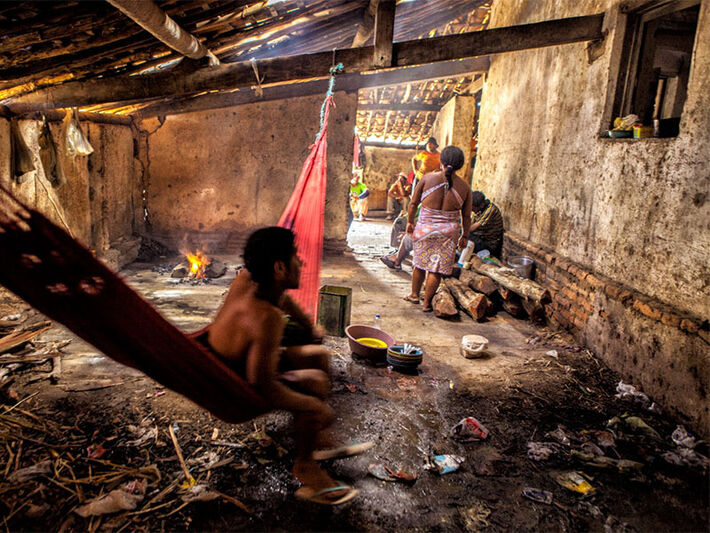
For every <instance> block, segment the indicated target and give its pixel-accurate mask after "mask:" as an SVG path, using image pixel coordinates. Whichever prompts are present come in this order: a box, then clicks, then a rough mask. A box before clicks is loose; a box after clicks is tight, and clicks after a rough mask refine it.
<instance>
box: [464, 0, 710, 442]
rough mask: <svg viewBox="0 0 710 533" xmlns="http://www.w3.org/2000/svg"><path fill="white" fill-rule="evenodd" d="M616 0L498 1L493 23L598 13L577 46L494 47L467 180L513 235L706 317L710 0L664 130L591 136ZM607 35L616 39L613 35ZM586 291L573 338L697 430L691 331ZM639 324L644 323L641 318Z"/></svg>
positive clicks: (700, 392) (697, 381) (705, 361)
mask: <svg viewBox="0 0 710 533" xmlns="http://www.w3.org/2000/svg"><path fill="white" fill-rule="evenodd" d="M619 5H620V2H619V1H617V0H580V1H579V2H556V1H552V0H545V1H543V0H529V1H519V0H496V2H494V3H493V8H492V9H493V10H492V16H491V27H500V26H508V25H515V24H525V23H532V22H538V21H542V20H549V19H556V18H564V17H571V16H579V15H586V14H592V13H599V12H604V11H606V10H609V14H610V15H609V16H608V17H607V19H606V20H605V29H607V30H608V32H609V33H608V35H607V37H606V39H605V40H604V42H603V43H602V45H601V50H600V55H599V56H598V57H597V58H596V59H595V60H593V61H592V62H591V63H590V60H589V57H588V54H587V44H586V43H577V44H568V45H564V46H553V47H548V48H540V49H534V50H527V51H521V52H513V53H508V54H500V55H498V56H496V57H495V58H494V59H493V60H492V62H491V67H490V70H489V73H488V78H487V81H486V84H485V87H484V90H483V100H482V106H481V114H480V122H479V154H478V160H477V165H476V168H475V172H474V188H478V189H481V190H483V191H484V192H485V193H486V194H487V195H488V196H489V197H491V198H492V199H494V200H495V202H496V203H497V204H498V205H499V206H500V207H501V210H502V212H503V214H504V217H505V222H506V229H507V230H508V231H510V232H511V233H513V234H514V235H515V236H516V237H517V238H519V239H521V240H523V241H527V242H529V243H532V244H534V245H537V246H541V247H543V248H545V249H550V250H553V251H554V252H555V253H556V254H558V255H559V256H560V257H562V258H567V259H569V260H571V261H573V262H575V263H576V264H579V265H581V266H582V267H584V268H586V269H588V270H589V271H591V272H595V273H596V274H598V275H601V276H603V277H605V278H607V279H610V280H613V281H614V282H617V283H620V284H622V285H623V286H625V287H628V288H629V289H630V290H632V291H637V294H641V295H645V297H648V298H650V299H651V300H653V301H655V302H659V304H660V305H668V306H671V307H672V308H673V309H675V310H676V312H677V313H678V314H680V315H683V314H687V315H689V316H693V317H696V318H697V322H698V323H700V324H704V325H701V328H707V319H708V318H709V317H710V90H709V85H708V80H710V2H709V1H707V0H705V1H703V2H702V4H701V8H700V18H699V22H698V28H697V33H696V40H695V46H694V51H693V58H692V64H691V72H690V78H689V85H688V98H687V101H686V103H685V108H684V110H683V114H682V120H681V124H680V135H679V136H678V137H676V138H671V139H645V140H626V139H625V140H616V139H605V138H601V137H600V132H601V131H603V130H605V129H607V128H608V127H609V122H608V120H610V115H609V110H608V108H607V99H608V91H610V90H611V89H610V85H611V84H612V83H613V82H614V81H615V78H616V74H615V70H616V69H617V68H618V67H617V66H615V65H616V64H617V61H618V53H619V52H618V50H619V48H618V43H619V41H620V39H619V38H618V37H619V36H617V35H615V28H616V27H617V25H616V20H618V19H617V17H619V11H618V7H619ZM615 37H616V39H615ZM605 302H606V300H605V298H604V296H603V294H602V295H601V296H599V295H598V296H597V297H595V298H594V305H595V306H596V305H597V304H599V307H595V308H594V313H595V314H594V316H592V317H590V318H589V319H588V320H587V322H586V324H584V325H582V327H580V328H579V329H577V330H576V335H577V337H578V339H579V340H580V341H582V342H584V343H585V344H586V345H587V346H589V347H590V348H592V349H593V350H594V351H595V352H596V353H597V354H599V355H600V356H601V357H602V358H604V359H605V360H606V361H607V362H608V363H609V364H610V365H611V366H612V367H613V368H615V369H616V370H618V371H620V372H622V374H624V375H625V376H633V379H634V382H635V383H640V384H641V386H642V387H643V388H644V390H645V392H647V393H648V394H651V395H654V396H656V397H657V398H659V399H660V400H661V401H663V402H664V403H665V404H666V406H667V407H669V408H671V409H672V410H673V409H675V410H676V411H677V412H681V413H683V414H685V415H686V416H687V417H689V418H690V419H692V420H694V423H695V424H694V425H695V427H696V429H698V430H699V431H700V432H701V433H704V434H707V431H708V430H707V422H708V418H707V416H708V412H707V408H706V405H707V387H708V383H710V376H709V375H708V368H710V364H709V362H710V349H709V348H710V347H709V346H708V343H707V342H705V341H703V340H701V339H700V337H698V336H695V335H692V336H691V335H690V334H688V333H686V332H683V331H680V330H678V329H677V328H676V329H674V328H669V327H667V326H665V325H663V324H661V323H659V322H653V321H650V320H649V319H648V318H646V317H644V316H642V315H641V314H640V313H638V312H636V311H635V310H634V309H632V308H629V307H627V306H623V305H617V304H615V303H613V302H612V303H605ZM640 324H641V325H642V326H640Z"/></svg>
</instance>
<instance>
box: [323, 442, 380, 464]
mask: <svg viewBox="0 0 710 533" xmlns="http://www.w3.org/2000/svg"><path fill="white" fill-rule="evenodd" d="M374 445H375V443H374V442H372V441H367V442H351V443H350V444H346V445H345V446H339V447H337V448H330V449H328V450H316V451H314V452H313V460H315V461H325V460H327V459H340V458H343V457H352V456H353V455H360V454H361V453H363V452H366V451H367V450H369V449H370V448H372V447H373V446H374Z"/></svg>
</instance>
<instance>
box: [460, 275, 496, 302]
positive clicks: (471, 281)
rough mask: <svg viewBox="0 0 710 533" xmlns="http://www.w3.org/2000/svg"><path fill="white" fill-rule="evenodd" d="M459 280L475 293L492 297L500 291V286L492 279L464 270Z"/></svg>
mask: <svg viewBox="0 0 710 533" xmlns="http://www.w3.org/2000/svg"><path fill="white" fill-rule="evenodd" d="M459 279H460V280H461V281H463V282H464V283H465V284H466V285H468V286H469V287H471V288H472V289H473V290H474V291H476V292H482V293H483V294H485V295H486V296H490V295H491V294H493V293H494V292H496V291H497V290H498V285H496V282H495V281H493V280H492V279H491V278H489V277H488V276H484V275H482V274H478V273H477V272H473V271H471V270H462V271H461V276H460V277H459Z"/></svg>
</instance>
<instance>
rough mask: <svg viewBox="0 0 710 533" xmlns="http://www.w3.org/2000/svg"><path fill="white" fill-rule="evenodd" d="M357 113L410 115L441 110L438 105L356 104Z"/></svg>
mask: <svg viewBox="0 0 710 533" xmlns="http://www.w3.org/2000/svg"><path fill="white" fill-rule="evenodd" d="M357 110H358V111H395V112H403V113H411V112H412V111H416V112H421V111H434V112H435V113H436V112H438V111H440V110H441V106H440V105H436V104H397V103H393V104H358V106H357Z"/></svg>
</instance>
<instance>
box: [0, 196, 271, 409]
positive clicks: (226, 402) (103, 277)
mask: <svg viewBox="0 0 710 533" xmlns="http://www.w3.org/2000/svg"><path fill="white" fill-rule="evenodd" d="M0 230H2V231H0V257H2V263H1V264H0V284H1V285H3V286H5V287H7V288H8V289H9V290H11V291H12V292H14V293H15V294H16V295H17V296H19V297H20V298H22V299H23V300H25V301H26V302H27V303H29V304H30V305H32V306H33V307H35V308H36V309H38V310H39V311H40V312H42V313H43V314H45V315H47V316H48V317H49V318H51V319H53V320H56V321H57V322H61V323H62V324H64V325H65V326H66V327H67V328H69V329H70V330H72V331H73V332H74V333H76V334H77V335H78V336H79V337H81V338H82V339H84V340H85V341H87V342H89V343H90V344H92V345H94V346H95V347H96V348H98V349H99V350H101V351H102V352H103V353H104V354H106V355H107V356H108V357H110V358H111V359H114V360H115V361H118V362H119V363H122V364H124V365H127V366H130V367H133V368H136V369H138V370H140V371H141V372H144V373H145V374H147V375H148V376H150V377H151V378H153V379H154V380H155V381H157V382H158V383H161V384H163V385H165V386H166V387H168V388H170V389H172V390H174V391H175V392H177V393H179V394H182V395H183V396H186V397H187V398H189V399H190V400H192V401H193V402H195V403H196V404H198V405H200V406H201V407H203V408H205V409H207V410H208V411H210V412H211V413H213V414H214V415H215V416H217V417H219V418H221V419H222V420H224V421H226V422H231V423H238V422H244V421H246V420H250V419H252V418H254V417H255V416H258V415H260V414H262V413H265V412H266V411H267V410H268V406H267V405H266V404H265V403H264V401H263V399H262V398H261V397H260V396H259V395H258V394H257V393H256V392H255V391H254V390H253V389H252V388H251V387H250V386H249V384H248V383H247V382H246V381H245V380H244V379H242V378H241V377H240V376H239V375H238V374H236V373H235V372H233V371H232V370H231V369H230V368H229V367H228V366H227V365H226V364H225V363H224V362H223V361H222V360H221V359H220V358H218V357H217V356H216V355H215V354H214V353H213V352H211V351H210V350H208V349H207V348H206V347H205V346H204V345H202V344H200V343H199V342H198V341H197V340H196V339H195V337H197V335H199V333H202V332H198V333H197V334H195V335H193V336H188V335H185V334H184V333H182V332H181V331H180V330H179V329H177V328H176V327H175V326H173V325H172V324H171V323H170V322H168V321H167V320H166V319H165V318H163V316H162V315H161V314H160V313H158V312H157V311H156V310H155V308H154V307H153V306H152V305H150V303H148V302H147V301H145V300H144V299H143V298H142V297H141V296H140V295H138V294H137V293H136V292H135V291H134V290H133V289H131V288H130V287H129V286H128V285H126V283H125V282H124V281H123V280H122V279H121V278H120V277H119V276H117V275H116V274H114V273H113V272H111V271H110V270H109V269H108V268H107V267H106V266H104V264H103V263H101V262H99V261H98V260H97V259H96V258H95V257H94V256H93V255H92V253H91V251H90V250H88V249H87V248H85V247H84V246H82V245H81V244H79V243H78V242H77V241H75V240H74V239H72V238H71V237H70V236H69V235H68V234H67V233H66V232H65V231H64V230H62V229H61V228H59V227H58V226H56V225H55V224H53V223H52V222H50V221H49V220H48V219H47V218H46V217H44V216H43V215H42V214H41V213H39V212H38V211H35V210H33V209H30V208H28V207H26V206H25V205H23V204H22V203H20V202H19V201H18V200H17V199H15V198H14V197H13V196H12V195H11V194H10V193H9V192H8V191H7V190H5V189H4V188H2V187H0Z"/></svg>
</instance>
